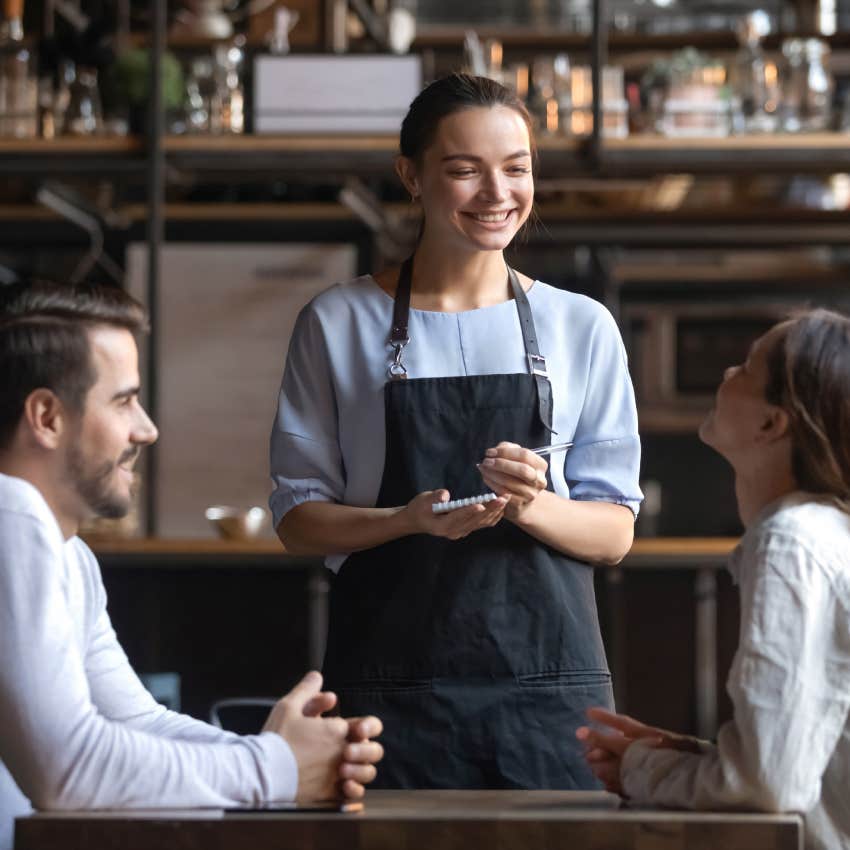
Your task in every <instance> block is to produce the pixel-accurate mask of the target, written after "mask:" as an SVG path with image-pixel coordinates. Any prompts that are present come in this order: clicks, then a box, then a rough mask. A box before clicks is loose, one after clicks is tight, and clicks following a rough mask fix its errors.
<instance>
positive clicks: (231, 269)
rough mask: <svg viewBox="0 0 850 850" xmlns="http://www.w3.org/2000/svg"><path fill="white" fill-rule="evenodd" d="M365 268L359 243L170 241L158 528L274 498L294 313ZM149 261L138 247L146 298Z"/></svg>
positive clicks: (203, 529) (175, 533)
mask: <svg viewBox="0 0 850 850" xmlns="http://www.w3.org/2000/svg"><path fill="white" fill-rule="evenodd" d="M356 264H357V249H356V247H355V246H354V245H351V244H328V243H321V244H319V243H314V244H302V243H286V244H274V245H270V244H253V243H252V244H247V243H232V244H209V243H201V244H193V243H171V244H167V245H165V246H163V248H162V253H161V274H160V284H159V305H160V308H159V328H158V331H159V345H158V349H159V350H158V351H157V359H156V362H157V372H158V374H157V396H158V397H157V404H156V409H157V425H158V426H159V430H160V438H159V447H158V451H159V456H158V464H157V467H158V472H157V480H156V481H155V482H153V486H154V487H155V494H156V516H155V525H154V527H155V530H156V533H157V534H158V535H161V536H163V537H209V536H214V534H215V531H214V529H213V528H212V527H211V526H210V525H209V523H208V522H207V520H206V519H205V518H204V510H205V508H206V507H207V506H209V505H213V504H225V505H233V506H236V507H243V508H247V507H251V506H252V505H262V506H265V505H266V502H267V499H268V494H269V492H270V488H271V484H270V479H269V471H268V455H269V434H270V432H271V425H272V418H273V416H274V413H275V410H276V404H277V393H278V388H279V386H280V379H281V376H282V374H283V366H284V361H285V359H286V351H287V348H288V345H289V338H290V335H291V333H292V327H293V324H294V322H295V318H296V316H297V315H298V311H299V310H300V309H301V308H302V307H303V306H304V305H305V304H306V303H307V302H308V301H309V300H310V299H311V298H312V297H313V296H314V295H316V294H318V293H319V292H321V291H322V290H324V289H326V288H327V287H329V286H331V285H332V284H333V283H334V282H336V281H341V280H347V279H349V278H351V277H353V276H354V274H355V269H356ZM146 269H147V255H146V250H145V247H144V246H143V245H133V246H131V247H130V249H129V253H128V280H129V289H130V291H131V292H132V293H133V294H134V295H135V296H136V297H137V298H139V299H140V300H142V301H144V293H145V276H146ZM265 533H266V535H267V536H269V535H271V534H272V530H271V529H270V528H268V527H267V528H266V531H265Z"/></svg>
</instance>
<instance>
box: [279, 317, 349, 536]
mask: <svg viewBox="0 0 850 850" xmlns="http://www.w3.org/2000/svg"><path fill="white" fill-rule="evenodd" d="M270 460H271V476H272V483H273V485H274V489H273V491H272V494H271V496H270V498H269V505H270V507H271V510H272V516H273V517H274V524H275V527H277V526H278V525H279V523H280V521H281V520H282V519H283V517H284V516H285V515H286V513H287V512H288V511H290V510H291V509H292V508H294V507H295V506H296V505H299V504H301V503H302V502H311V501H314V502H315V501H322V502H339V501H341V500H342V496H343V493H344V492H345V474H344V467H343V462H342V454H341V451H340V447H339V422H338V413H337V404H336V393H335V391H334V383H333V377H332V374H331V369H330V361H329V357H328V346H327V339H326V337H325V334H324V331H323V329H322V327H321V324H320V322H319V321H318V319H317V317H316V315H315V312H314V310H313V308H312V305H311V304H308V305H307V306H306V307H305V308H304V309H303V310H302V311H301V313H300V314H299V316H298V319H297V321H296V323H295V328H294V330H293V332H292V339H291V340H290V344H289V353H288V355H287V358H286V367H285V369H284V373H283V381H282V382H281V388H280V396H279V398H278V406H277V415H276V417H275V421H274V425H273V427H272V435H271V458H270Z"/></svg>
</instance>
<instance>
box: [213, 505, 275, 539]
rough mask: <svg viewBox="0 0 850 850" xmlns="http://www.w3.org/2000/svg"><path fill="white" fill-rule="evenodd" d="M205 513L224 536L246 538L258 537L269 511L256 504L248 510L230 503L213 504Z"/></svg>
mask: <svg viewBox="0 0 850 850" xmlns="http://www.w3.org/2000/svg"><path fill="white" fill-rule="evenodd" d="M204 515H205V516H206V518H207V519H208V520H209V521H210V522H211V523H212V524H213V525H214V526H215V527H216V529H217V530H218V533H219V534H220V535H221V536H222V537H226V538H228V539H230V540H246V539H248V538H250V537H256V536H257V535H258V534H259V533H260V532H261V531H262V529H263V526H264V525H265V524H266V518H267V517H268V511H267V510H266V509H265V508H261V507H258V506H256V505H255V506H254V507H253V508H249V509H248V510H247V511H244V510H242V509H241V508H232V507H230V506H229V505H212V506H211V507H209V508H207V509H206V511H205V513H204Z"/></svg>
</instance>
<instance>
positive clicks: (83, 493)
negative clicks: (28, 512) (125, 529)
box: [68, 446, 139, 519]
mask: <svg viewBox="0 0 850 850" xmlns="http://www.w3.org/2000/svg"><path fill="white" fill-rule="evenodd" d="M138 453H139V450H138V448H131V449H127V451H125V452H124V453H123V454H122V455H121V457H119V458H118V460H117V461H115V462H113V461H105V462H104V463H102V464H101V465H100V466H99V467H98V468H97V469H96V470H94V471H91V470H90V469H88V468H87V465H86V461H85V458H84V457H83V454H82V452H81V451H80V450H79V449H77V448H76V447H75V446H72V447H71V448H70V450H69V452H68V474H69V477H70V479H71V483H72V485H73V487H74V489H75V490H76V491H77V494H78V495H79V496H80V498H81V499H82V500H83V501H84V502H85V504H86V505H87V506H88V508H89V510H90V511H91V512H92V513H93V514H94V515H95V516H99V517H103V518H104V519H120V518H121V517H123V516H126V515H127V512H128V511H129V510H130V507H131V504H132V497H131V498H129V499H128V498H126V497H125V496H123V495H121V494H118V493H114V492H112V491H111V490H110V489H109V481H110V479H111V478H112V474H113V473H114V472H115V469H116V467H118V466H119V465H120V464H122V463H124V462H126V461H128V460H132V459H133V458H135V457H136V455H138Z"/></svg>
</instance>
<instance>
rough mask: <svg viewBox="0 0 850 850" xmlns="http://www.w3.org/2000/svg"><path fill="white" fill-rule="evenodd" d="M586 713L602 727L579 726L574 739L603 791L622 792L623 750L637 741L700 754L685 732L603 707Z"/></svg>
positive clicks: (658, 747)
mask: <svg viewBox="0 0 850 850" xmlns="http://www.w3.org/2000/svg"><path fill="white" fill-rule="evenodd" d="M587 716H588V717H589V718H590V720H591V721H592V722H593V723H594V724H596V725H597V727H598V726H605V727H607V728H606V729H604V730H602V729H599V728H596V727H594V726H579V728H578V729H576V738H578V739H579V741H581V742H582V743H583V744H584V746H585V750H584V757H585V759H586V761H587V763H588V765H589V766H590V769H591V770H592V771H593V773H594V775H595V776H596V778H597V779H598V780H599V781H600V782H601V783H602V784H603V785H604V786H605V788H606V790H608V791H612V792H613V793H615V794H620V795H621V796H622V794H623V788H622V785H621V783H620V768H621V766H622V762H623V756H624V755H625V754H626V750H627V749H628V748H629V747H630V746H631V745H632V744H633V743H634V742H635V741H638V740H642V741H644V742H645V743H647V744H648V745H649V746H651V747H653V748H655V749H668V750H680V751H682V752H688V753H701V752H702V750H701V749H700V745H699V742H698V741H696V740H695V739H694V738H689V737H687V736H686V735H678V734H676V733H675V732H668V731H667V730H666V729H659V728H658V727H656V726H647V725H646V724H645V723H641V722H640V721H639V720H635V719H634V718H632V717H628V716H627V715H625V714H617V713H615V712H613V711H608V710H607V709H604V708H589V709H588V710H587Z"/></svg>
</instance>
